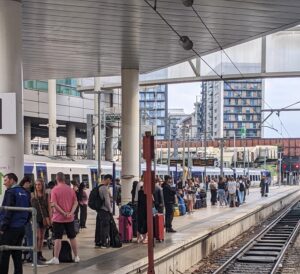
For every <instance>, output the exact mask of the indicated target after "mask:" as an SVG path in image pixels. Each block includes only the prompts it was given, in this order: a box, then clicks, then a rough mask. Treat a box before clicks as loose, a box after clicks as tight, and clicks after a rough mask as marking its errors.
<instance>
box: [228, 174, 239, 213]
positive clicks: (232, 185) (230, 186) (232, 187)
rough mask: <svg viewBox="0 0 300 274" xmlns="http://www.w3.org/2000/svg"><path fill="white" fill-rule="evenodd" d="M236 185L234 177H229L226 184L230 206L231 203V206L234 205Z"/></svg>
mask: <svg viewBox="0 0 300 274" xmlns="http://www.w3.org/2000/svg"><path fill="white" fill-rule="evenodd" d="M236 185H237V183H236V181H235V180H234V178H233V177H230V178H229V181H228V184H227V187H228V194H229V206H230V207H232V204H233V207H235V195H236ZM231 203H232V204H231Z"/></svg>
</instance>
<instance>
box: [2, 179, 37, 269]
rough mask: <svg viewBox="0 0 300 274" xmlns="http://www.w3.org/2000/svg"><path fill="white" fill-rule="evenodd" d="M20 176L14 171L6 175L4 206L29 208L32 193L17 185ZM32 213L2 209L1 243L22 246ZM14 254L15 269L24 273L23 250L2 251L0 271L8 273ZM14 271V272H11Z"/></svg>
mask: <svg viewBox="0 0 300 274" xmlns="http://www.w3.org/2000/svg"><path fill="white" fill-rule="evenodd" d="M17 182H18V177H17V176H16V174H14V173H8V174H6V175H4V185H5V187H6V191H5V194H4V198H3V202H2V206H13V207H20V208H29V207H30V206H31V205H30V194H29V193H28V192H27V191H26V190H25V189H24V188H23V187H21V186H19V185H17ZM30 218H31V214H30V212H29V211H11V210H1V211H0V245H12V246H21V245H22V241H23V237H24V234H25V226H26V224H27V223H28V222H29V220H30ZM10 255H12V259H13V262H14V267H15V271H14V273H18V274H22V273H23V266H22V251H21V250H5V251H0V273H1V274H8V270H9V259H10ZM10 273H12V272H10Z"/></svg>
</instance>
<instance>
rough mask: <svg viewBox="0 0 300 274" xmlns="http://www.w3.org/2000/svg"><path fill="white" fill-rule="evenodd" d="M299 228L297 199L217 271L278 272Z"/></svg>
mask: <svg viewBox="0 0 300 274" xmlns="http://www.w3.org/2000/svg"><path fill="white" fill-rule="evenodd" d="M299 228H300V201H297V202H295V203H293V204H292V205H291V206H290V207H288V208H287V209H286V210H285V211H284V212H283V213H282V214H281V215H280V216H279V217H278V218H276V219H275V220H274V221H273V222H272V223H270V224H269V225H268V226H267V227H266V228H265V229H264V230H263V231H261V232H260V233H259V234H258V235H256V236H255V237H254V238H252V239H251V240H250V241H249V242H248V243H246V244H245V245H244V246H243V247H242V248H241V249H240V250H239V251H237V252H236V253H235V254H234V255H233V256H232V257H231V258H229V259H228V260H227V261H226V262H225V263H224V264H223V265H222V266H220V267H219V268H218V269H217V270H216V271H215V272H214V274H220V273H226V274H241V273H243V274H247V273H249V274H250V273H251V274H253V273H257V274H264V273H268V274H269V273H271V274H274V273H276V271H277V269H278V267H279V265H280V263H281V261H282V258H283V256H284V254H285V252H286V250H287V248H288V247H289V244H290V242H291V241H292V240H293V239H294V237H295V236H296V235H297V233H298V231H299Z"/></svg>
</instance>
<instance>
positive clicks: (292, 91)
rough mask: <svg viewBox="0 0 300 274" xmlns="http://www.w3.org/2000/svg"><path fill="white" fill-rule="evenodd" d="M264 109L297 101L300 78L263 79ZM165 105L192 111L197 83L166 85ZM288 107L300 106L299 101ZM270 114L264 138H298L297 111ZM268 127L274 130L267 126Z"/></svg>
mask: <svg viewBox="0 0 300 274" xmlns="http://www.w3.org/2000/svg"><path fill="white" fill-rule="evenodd" d="M264 81H265V99H264V101H265V106H264V108H265V109H269V108H270V107H271V108H283V107H286V106H288V105H290V104H293V103H296V102H297V101H300V78H274V79H265V80H264ZM168 88H169V98H168V99H169V108H183V109H184V111H185V113H191V112H193V110H194V102H195V101H196V96H197V95H200V91H201V88H200V83H186V84H172V85H169V87H168ZM291 108H300V104H297V105H295V106H292V107H291ZM279 118H280V120H281V121H280V120H279V119H278V116H277V115H276V114H275V113H273V114H272V115H271V117H270V118H268V119H267V120H266V122H265V123H264V124H263V125H265V126H267V127H265V128H264V136H263V137H265V138H276V137H277V138H281V137H285V138H287V137H291V138H292V137H300V112H299V111H298V112H296V111H290V112H281V113H280V116H279ZM268 127H272V128H274V129H270V128H268Z"/></svg>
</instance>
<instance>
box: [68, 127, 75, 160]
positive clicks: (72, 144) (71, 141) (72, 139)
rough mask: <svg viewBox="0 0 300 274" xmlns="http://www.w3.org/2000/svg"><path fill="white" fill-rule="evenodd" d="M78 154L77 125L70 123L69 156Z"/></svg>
mask: <svg viewBox="0 0 300 274" xmlns="http://www.w3.org/2000/svg"><path fill="white" fill-rule="evenodd" d="M75 154H76V127H75V124H73V123H69V124H68V127H67V156H75Z"/></svg>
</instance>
